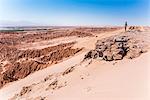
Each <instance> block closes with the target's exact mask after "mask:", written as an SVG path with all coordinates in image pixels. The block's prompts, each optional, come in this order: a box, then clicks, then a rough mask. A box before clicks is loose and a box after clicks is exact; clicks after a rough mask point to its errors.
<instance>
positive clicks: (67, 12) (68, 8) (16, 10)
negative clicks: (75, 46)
mask: <svg viewBox="0 0 150 100" xmlns="http://www.w3.org/2000/svg"><path fill="white" fill-rule="evenodd" d="M0 21H1V22H7V23H8V24H9V22H10V23H11V22H12V23H13V22H14V23H19V24H23V25H24V24H25V23H26V24H35V25H39V24H41V25H122V24H124V22H125V21H128V23H129V24H132V25H134V24H135V25H150V0H0Z"/></svg>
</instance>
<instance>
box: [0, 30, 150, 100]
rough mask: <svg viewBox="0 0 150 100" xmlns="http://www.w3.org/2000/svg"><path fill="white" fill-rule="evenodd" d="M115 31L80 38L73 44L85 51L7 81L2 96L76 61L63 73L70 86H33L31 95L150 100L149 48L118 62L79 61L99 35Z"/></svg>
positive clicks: (79, 99)
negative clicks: (54, 87) (143, 52)
mask: <svg viewBox="0 0 150 100" xmlns="http://www.w3.org/2000/svg"><path fill="white" fill-rule="evenodd" d="M114 33H115V32H114ZM114 33H109V34H106V33H105V34H100V35H99V36H98V37H92V38H89V37H86V38H84V39H81V40H80V39H79V41H78V43H77V44H76V45H75V46H74V47H85V50H84V51H82V52H81V53H79V54H77V55H75V56H74V57H71V58H70V59H67V60H65V61H63V62H61V63H58V64H56V65H52V66H51V67H48V68H45V69H43V70H40V71H37V72H35V73H33V74H31V75H29V76H28V77H26V78H24V79H21V80H19V81H16V82H12V83H9V84H7V85H6V86H4V87H3V88H2V89H1V90H0V98H1V99H2V100H7V99H8V98H10V97H12V96H14V94H16V93H19V92H20V90H21V89H22V87H23V86H28V85H31V84H33V83H37V82H40V81H41V80H43V79H44V78H45V77H46V76H48V75H50V74H52V73H58V72H63V71H64V70H65V69H67V68H68V67H71V66H74V65H76V70H74V71H73V72H72V73H69V74H68V75H66V76H65V77H64V80H66V81H67V86H65V87H63V88H61V89H59V90H55V91H54V92H53V93H50V92H47V91H45V90H44V87H40V90H42V92H40V93H39V92H38V91H39V89H36V88H34V92H32V93H30V94H29V95H28V96H30V97H37V96H46V97H47V98H48V99H51V100H91V99H92V100H149V99H150V95H149V94H150V85H149V84H150V74H149V73H150V68H149V66H150V62H148V61H150V52H148V53H145V54H142V55H141V56H140V57H138V58H136V59H133V60H127V59H124V60H122V61H117V63H116V64H115V65H114V63H115V62H105V61H98V60H93V62H92V63H91V64H90V65H89V66H87V67H85V65H86V62H85V64H84V63H83V64H81V65H79V64H80V62H81V61H82V59H83V57H84V55H85V53H87V52H88V50H90V49H94V46H95V42H96V41H97V39H100V38H105V37H107V36H112V35H116V34H118V33H115V34H114ZM43 86H44V85H43ZM42 88H43V89H42Z"/></svg>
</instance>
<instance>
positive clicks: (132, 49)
mask: <svg viewBox="0 0 150 100" xmlns="http://www.w3.org/2000/svg"><path fill="white" fill-rule="evenodd" d="M136 41H137V40H136V39H134V38H133V37H130V36H128V35H121V36H114V37H109V38H105V39H102V40H98V41H97V43H96V47H95V50H91V51H89V52H88V53H87V54H86V55H85V58H84V60H86V59H91V58H92V59H96V58H102V59H103V60H105V61H113V60H121V59H123V58H124V57H127V58H130V59H132V58H136V57H138V56H140V54H141V53H143V52H145V50H144V48H143V47H144V45H140V43H138V42H136ZM139 42H140V41H139Z"/></svg>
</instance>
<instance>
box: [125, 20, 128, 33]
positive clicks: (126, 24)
mask: <svg viewBox="0 0 150 100" xmlns="http://www.w3.org/2000/svg"><path fill="white" fill-rule="evenodd" d="M127 26H128V24H127V22H125V32H126V30H127Z"/></svg>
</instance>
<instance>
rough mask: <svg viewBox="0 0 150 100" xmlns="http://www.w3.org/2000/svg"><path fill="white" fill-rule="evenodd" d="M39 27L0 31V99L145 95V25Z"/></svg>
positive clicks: (147, 36)
mask: <svg viewBox="0 0 150 100" xmlns="http://www.w3.org/2000/svg"><path fill="white" fill-rule="evenodd" d="M44 32H45V31H44ZM44 32H43V31H42V32H41V31H38V32H37V33H36V32H35V31H34V32H33V31H32V32H25V33H24V34H23V33H22V32H19V33H13V34H12V35H16V37H15V38H17V40H16V41H14V42H12V41H11V42H10V43H9V42H7V41H9V39H10V40H13V38H14V37H13V36H12V37H11V35H10V33H7V34H5V35H4V36H2V35H1V38H6V39H2V41H3V42H0V43H1V45H0V61H1V63H0V68H1V69H0V72H1V75H0V82H1V83H0V87H1V89H0V98H3V99H4V100H7V99H10V100H22V99H25V100H49V99H52V100H60V99H65V100H66V99H71V100H74V99H87V100H89V99H92V98H93V99H95V100H97V99H99V98H101V99H104V100H108V98H107V99H106V97H109V98H114V99H115V100H120V99H122V98H127V100H130V99H131V98H132V97H133V98H132V99H133V100H137V98H136V97H137V96H139V98H141V99H139V98H138V99H139V100H143V98H144V100H148V99H147V98H148V97H145V96H147V95H146V93H147V92H146V91H147V90H145V89H146V87H145V86H147V84H146V83H148V82H147V80H148V79H147V76H148V75H147V71H148V70H147V66H148V65H149V63H148V62H147V60H148V58H147V56H149V47H150V45H149V43H150V41H149V40H150V34H149V32H150V28H149V27H138V26H136V27H135V26H131V27H129V29H128V31H127V32H124V30H123V29H122V28H118V27H117V28H87V27H85V28H71V29H68V28H67V29H61V28H60V29H59V28H57V29H49V30H48V31H47V33H44ZM56 33H57V34H56ZM1 34H3V33H1ZM22 37H23V38H24V39H23V38H22ZM32 37H33V38H32ZM7 38H8V40H7ZM5 41H6V43H5ZM146 55H147V56H146ZM106 79H107V80H106ZM7 83H9V84H7ZM79 90H80V91H79ZM129 90H130V91H129ZM118 94H119V96H118Z"/></svg>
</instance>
